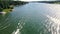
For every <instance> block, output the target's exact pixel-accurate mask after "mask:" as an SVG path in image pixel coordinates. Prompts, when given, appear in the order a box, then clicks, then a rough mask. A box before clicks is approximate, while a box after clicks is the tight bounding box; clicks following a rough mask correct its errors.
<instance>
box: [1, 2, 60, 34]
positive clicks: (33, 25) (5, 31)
mask: <svg viewBox="0 0 60 34" xmlns="http://www.w3.org/2000/svg"><path fill="white" fill-rule="evenodd" d="M0 34H60V5H59V4H48V3H28V4H26V5H21V6H17V7H14V9H13V12H11V13H9V14H6V15H0Z"/></svg>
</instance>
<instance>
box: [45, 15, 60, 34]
mask: <svg viewBox="0 0 60 34" xmlns="http://www.w3.org/2000/svg"><path fill="white" fill-rule="evenodd" d="M46 16H47V17H48V18H49V19H50V20H52V21H53V22H54V24H53V25H51V31H52V34H60V33H59V30H60V29H59V25H60V20H59V19H57V18H53V17H51V16H49V15H46ZM55 24H57V25H56V26H57V28H56V26H55ZM53 27H54V28H53Z"/></svg>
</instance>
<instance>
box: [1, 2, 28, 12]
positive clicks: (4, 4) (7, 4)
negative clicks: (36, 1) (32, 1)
mask: <svg viewBox="0 0 60 34" xmlns="http://www.w3.org/2000/svg"><path fill="white" fill-rule="evenodd" d="M26 3H28V2H22V1H0V12H1V11H2V10H4V9H13V7H14V6H16V5H23V4H26Z"/></svg>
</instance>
